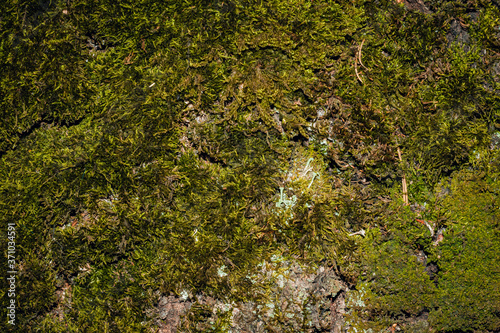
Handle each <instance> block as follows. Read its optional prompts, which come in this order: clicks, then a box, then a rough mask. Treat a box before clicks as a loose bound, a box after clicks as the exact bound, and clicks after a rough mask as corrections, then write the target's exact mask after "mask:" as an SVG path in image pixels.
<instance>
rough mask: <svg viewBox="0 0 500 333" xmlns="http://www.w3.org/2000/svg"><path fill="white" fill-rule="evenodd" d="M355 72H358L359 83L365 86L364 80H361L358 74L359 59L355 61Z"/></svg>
mask: <svg viewBox="0 0 500 333" xmlns="http://www.w3.org/2000/svg"><path fill="white" fill-rule="evenodd" d="M354 71H355V72H356V76H357V77H358V80H359V82H361V84H364V82H363V80H361V78H360V77H359V73H358V59H357V58H356V60H355V61H354Z"/></svg>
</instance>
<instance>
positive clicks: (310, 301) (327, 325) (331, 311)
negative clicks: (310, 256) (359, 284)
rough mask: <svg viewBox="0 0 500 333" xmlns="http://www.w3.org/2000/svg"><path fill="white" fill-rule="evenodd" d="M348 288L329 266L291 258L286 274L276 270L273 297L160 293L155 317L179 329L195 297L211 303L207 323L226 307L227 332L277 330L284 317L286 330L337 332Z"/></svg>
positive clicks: (162, 325)
mask: <svg viewBox="0 0 500 333" xmlns="http://www.w3.org/2000/svg"><path fill="white" fill-rule="evenodd" d="M267 267H268V268H269V267H271V269H272V266H267ZM267 273H271V275H272V273H273V272H272V271H271V270H269V271H267ZM347 291H348V287H347V285H346V283H345V282H343V281H342V280H341V279H340V278H339V277H338V276H337V275H336V274H335V272H334V271H333V270H332V268H324V267H319V268H318V269H317V270H316V272H314V273H307V272H305V271H304V270H303V269H302V268H301V267H300V266H299V265H296V264H294V265H291V267H290V269H289V271H288V273H287V275H286V276H285V277H281V278H280V276H278V278H277V283H276V285H275V287H274V290H273V291H272V295H273V299H272V300H269V302H267V303H265V304H256V303H254V302H247V303H241V304H227V303H224V302H223V301H220V300H214V299H213V298H211V297H206V296H202V295H197V296H196V298H193V299H185V300H183V299H182V298H179V297H175V296H163V297H161V299H160V302H159V304H158V306H157V308H156V309H155V314H156V318H157V321H156V323H157V325H158V327H159V332H160V333H172V332H177V331H179V332H182V329H179V330H177V327H178V326H179V324H180V323H181V321H182V316H183V315H184V314H186V312H187V311H188V310H189V309H190V308H191V307H192V306H193V304H194V303H198V304H199V305H208V306H209V307H210V308H211V309H212V316H211V318H209V319H208V320H206V322H209V323H213V322H216V321H217V319H218V314H220V313H227V312H228V311H230V312H231V323H230V326H231V328H230V331H231V332H278V331H282V329H281V328H282V327H283V325H284V322H285V326H286V328H287V330H288V331H290V332H333V333H340V332H342V327H343V324H344V321H343V320H344V319H343V317H344V314H345V297H346V293H347Z"/></svg>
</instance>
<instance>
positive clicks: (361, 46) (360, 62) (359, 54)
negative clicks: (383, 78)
mask: <svg viewBox="0 0 500 333" xmlns="http://www.w3.org/2000/svg"><path fill="white" fill-rule="evenodd" d="M364 42H365V40H364V39H363V41H362V42H361V45H360V46H359V51H358V58H359V64H360V65H361V66H363V68H364V69H366V70H367V69H368V68H366V67H365V65H363V62H362V61H361V50H362V49H363V44H364Z"/></svg>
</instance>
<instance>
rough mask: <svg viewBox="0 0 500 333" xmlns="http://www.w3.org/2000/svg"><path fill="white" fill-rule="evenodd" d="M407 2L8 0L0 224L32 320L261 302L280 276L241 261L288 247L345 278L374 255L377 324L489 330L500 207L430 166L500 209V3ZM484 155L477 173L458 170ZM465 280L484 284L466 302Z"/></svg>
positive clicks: (61, 327)
mask: <svg viewBox="0 0 500 333" xmlns="http://www.w3.org/2000/svg"><path fill="white" fill-rule="evenodd" d="M412 3H413V2H412ZM405 4H406V6H405V5H403V4H397V3H396V2H395V1H389V0H381V1H364V0H359V1H344V0H341V1H330V0H325V1H306V0H304V1H302V0H287V1H282V0H280V1H278V0H273V1H266V2H262V1H253V0H249V1H246V0H245V1H240V0H234V1H212V2H207V1H200V0H187V1H183V2H179V1H170V2H166V3H158V2H156V1H150V0H139V1H119V2H116V1H108V0H95V1H85V2H81V1H80V2H71V3H68V2H64V1H52V2H44V1H41V2H40V1H35V2H34V1H24V2H5V3H2V4H1V5H0V9H1V13H2V17H1V20H0V27H2V29H0V31H1V32H0V35H1V37H2V38H1V39H0V40H1V41H0V66H1V67H2V70H3V73H4V74H5V75H3V76H2V78H1V79H0V91H1V94H0V95H1V96H2V97H1V99H0V106H1V109H2V111H1V112H3V117H2V122H1V123H0V156H1V159H0V177H1V179H2V180H3V182H2V183H1V184H0V195H1V197H2V200H1V201H0V221H1V223H0V225H1V226H2V229H1V230H2V232H1V235H2V236H0V240H1V244H2V246H3V248H7V247H6V246H5V245H6V244H7V242H8V239H7V238H6V236H5V235H7V233H6V230H7V223H15V224H16V244H17V245H16V246H17V252H16V257H17V260H18V262H17V263H16V264H17V267H18V269H19V280H18V285H17V286H18V288H19V289H18V293H17V296H16V297H17V298H16V299H17V302H18V304H20V307H19V312H18V313H17V314H18V320H19V321H18V325H17V326H16V328H17V329H18V330H20V331H23V332H34V331H40V330H42V331H75V332H76V331H79V330H84V331H89V332H92V331H102V330H103V329H102V328H103V327H104V330H105V331H110V332H115V331H116V332H127V331H130V332H142V331H148V330H149V329H151V328H153V327H154V326H155V325H154V320H153V319H152V318H151V317H150V316H149V314H150V312H151V309H152V308H154V307H155V306H156V305H157V302H158V300H159V299H160V298H161V297H162V296H165V295H169V296H170V295H172V297H173V296H182V299H185V297H184V296H185V295H186V293H187V295H205V296H207V297H212V298H213V299H222V300H225V301H227V302H228V303H229V302H235V303H238V302H255V303H256V304H257V303H258V305H262V304H266V302H267V301H268V299H269V292H270V290H271V289H270V288H271V286H270V285H269V284H266V283H265V282H263V281H261V282H260V283H255V284H252V283H251V281H250V280H249V278H248V276H253V275H255V274H254V273H255V270H256V267H257V265H258V264H259V263H261V262H263V261H266V260H267V261H269V260H270V257H271V256H272V255H273V254H275V255H280V256H282V257H283V258H287V260H292V259H293V260H295V261H298V262H300V263H302V264H305V265H307V264H309V265H311V266H315V265H316V266H317V264H318V263H319V262H321V263H322V264H324V265H327V266H330V267H332V269H333V270H334V271H335V272H336V274H337V275H338V276H341V277H342V278H343V279H344V280H345V281H346V283H349V284H351V285H352V286H354V285H356V284H357V282H358V280H359V279H360V276H373V275H372V274H373V273H375V274H376V278H375V279H374V280H368V279H367V280H366V281H365V282H366V283H367V290H368V289H369V290H371V291H370V293H371V294H369V295H370V302H368V301H367V302H365V304H367V310H366V311H365V310H363V309H360V310H359V311H361V312H358V313H359V314H360V316H361V317H362V318H365V319H367V320H368V321H367V323H365V324H366V325H368V324H370V322H371V323H374V324H373V325H379V326H377V327H380V328H383V325H385V324H386V323H389V322H391V321H393V320H395V319H397V320H401V324H402V323H403V321H402V320H403V319H402V318H403V317H412V316H413V317H415V316H418V315H419V314H420V313H427V312H428V313H429V318H428V321H429V323H431V325H432V327H436V328H438V329H440V330H443V331H446V330H452V329H456V330H458V329H462V330H465V329H466V325H467V323H469V324H470V325H469V327H474V328H477V329H496V328H497V326H495V325H497V324H496V323H497V321H496V320H497V317H498V311H497V310H498V309H497V308H495V306H494V304H496V301H497V291H498V289H497V285H496V284H495V283H494V281H495V278H496V275H495V274H497V273H496V271H494V269H493V268H491V266H492V260H493V259H495V258H496V257H495V254H494V253H493V252H492V251H493V250H492V249H494V247H488V246H490V245H491V246H493V245H492V244H496V238H495V237H496V236H495V235H496V234H495V233H494V232H493V231H494V230H496V229H495V228H496V227H497V226H496V224H495V223H496V222H491V221H495V220H494V219H495V218H496V217H495V218H494V217H492V216H494V215H493V213H491V214H490V213H488V214H489V215H484V216H482V215H481V216H479V215H475V213H474V208H473V207H472V206H470V207H469V208H467V209H465V210H463V211H461V210H460V209H459V206H458V205H455V206H454V205H453V202H449V201H446V200H448V199H443V200H444V201H443V200H441V199H437V198H438V195H437V194H438V193H439V191H441V190H437V189H436V185H437V184H446V182H447V181H448V180H449V177H450V176H451V175H456V177H458V178H454V179H457V182H458V183H456V184H455V185H453V186H454V188H455V187H456V188H459V187H461V186H463V187H464V188H465V189H468V191H469V192H467V193H470V195H471V196H472V197H473V198H474V200H470V203H473V202H475V203H477V205H478V206H477V207H481V209H486V207H490V206H488V205H496V204H494V203H493V202H494V200H496V199H494V198H496V196H497V193H496V192H494V190H493V189H494V185H495V184H496V183H495V182H496V178H495V177H496V176H495V175H496V173H495V172H496V171H495V170H496V169H495V168H498V160H495V159H498V156H497V155H495V154H496V153H494V152H495V151H496V150H495V149H496V144H495V143H494V142H492V141H491V138H492V136H494V135H496V134H497V133H496V132H497V131H498V128H499V123H498V116H499V114H500V111H499V109H500V108H499V95H498V91H499V88H500V87H499V81H498V74H499V73H498V59H497V53H498V52H497V48H498V31H497V29H498V24H499V12H498V8H497V7H496V6H494V5H492V4H490V3H489V2H487V1H479V0H478V1H468V2H466V3H464V2H459V1H446V2H443V1H426V2H425V4H421V3H420V2H419V4H415V3H413V5H411V6H412V7H411V8H410V7H409V6H410V2H405ZM398 151H399V152H402V155H401V157H399V156H398V154H397V152H398ZM469 168H470V169H472V170H482V172H483V173H484V174H483V175H482V178H481V179H482V180H483V183H481V184H483V185H481V186H482V187H481V189H478V188H474V187H473V186H472V185H471V183H470V182H469V181H468V180H466V178H460V177H462V176H459V175H464V174H465V173H464V172H466V170H469ZM307 169H310V170H307ZM464 170H465V171H464ZM454 177H455V176H454ZM402 179H405V180H407V182H408V186H409V200H410V202H411V203H412V204H413V206H412V207H413V208H415V207H423V206H425V204H426V203H427V206H426V207H431V208H426V209H427V210H425V209H420V208H419V209H413V210H410V208H408V207H401V205H400V202H399V201H398V197H400V196H401V193H400V192H401V190H400V184H401V181H402ZM485 188H486V189H491V191H493V192H490V193H492V194H491V196H490V197H488V198H484V196H483V194H482V193H483V192H481V191H483V190H484V189H485ZM280 189H282V190H281V191H280ZM455 192H456V191H455V190H453V195H458V194H455ZM456 193H459V192H456ZM449 197H450V198H452V197H453V196H449ZM476 197H477V198H476ZM279 198H281V203H284V202H285V203H286V204H285V205H281V204H279V205H278V206H277V205H276V203H277V201H278V200H279ZM293 198H294V199H293ZM456 198H457V200H458V197H456ZM476 199H477V200H476ZM440 200H441V201H440ZM482 200H485V201H484V202H483V201H482ZM467 204H468V203H467ZM439 205H448V206H446V207H447V208H444V207H445V206H439ZM440 207H441V208H440ZM467 207H468V206H467ZM491 207H493V206H491ZM494 207H496V206H494ZM488 209H489V208H488ZM448 211H449V212H451V213H448ZM418 213H420V216H418V215H417V214H418ZM450 214H456V215H450ZM457 214H458V215H457ZM460 214H462V215H460ZM467 214H468V215H467ZM478 216H479V217H478ZM415 218H418V219H424V220H430V221H433V223H434V224H433V225H431V227H432V226H434V228H435V229H434V230H433V232H435V235H437V232H438V231H439V229H440V228H441V227H446V231H445V233H444V236H445V240H444V241H443V242H440V243H439V245H437V246H434V245H433V242H435V240H433V239H432V238H431V237H429V233H430V229H429V228H428V227H427V226H425V225H421V224H418V222H417V223H415V221H414V219H415ZM464 221H469V222H467V223H466V222H464ZM363 230H366V231H367V235H368V237H367V238H366V239H365V240H360V239H359V236H349V234H352V233H355V232H362V231H363ZM448 233H449V234H450V238H449V240H448V237H447V235H448ZM358 235H359V233H358ZM452 235H453V237H451V236H452ZM469 236H473V237H469ZM480 239H485V240H484V241H483V240H480ZM483 247H484V248H485V250H484V253H483V252H482V253H481V255H479V254H478V255H476V254H474V253H476V252H474V251H473V249H478V248H483ZM438 250H439V251H441V252H439V251H438ZM419 251H420V252H423V253H424V254H426V255H427V257H428V259H427V260H428V262H432V263H434V264H435V265H436V267H439V269H440V271H439V272H434V273H433V274H434V275H433V276H432V279H430V278H428V277H427V276H428V275H426V274H427V273H425V272H423V271H422V269H421V268H422V267H421V263H419V262H417V261H416V259H413V258H414V254H415V253H417V254H418V253H420V252H419ZM457 251H458V252H457ZM460 251H462V252H460ZM457 253H463V257H456V254H457ZM391 256H392V257H391ZM438 256H440V257H438ZM454 256H455V258H456V260H455V261H454V260H452V257H454ZM390 258H392V259H390ZM492 258H493V259H492ZM4 259H5V260H3V261H2V262H1V263H0V267H1V268H2V269H4V271H7V267H6V265H7V253H6V252H5V251H4ZM495 260H496V259H495ZM376 262H379V264H378V266H377V265H375V264H374V263H376ZM360 264H364V265H360ZM469 264H470V265H474V266H471V267H469V266H468V265H469ZM222 267H224V269H222ZM476 268H477V269H476ZM463 271H465V272H467V274H468V275H467V274H466V275H463V276H460V278H458V277H457V275H460V274H461V273H460V272H463ZM221 272H223V273H221ZM363 274H366V275H363ZM394 274H396V275H394ZM398 274H399V275H398ZM481 274H486V275H484V276H487V278H484V279H480V278H478V277H482V276H483V275H481ZM384 276H389V277H391V278H390V279H389V280H387V279H385V278H384ZM478 280H480V281H483V282H484V283H483V282H482V283H483V285H484V289H481V288H482V287H479V285H477V284H475V282H477V281H478ZM405 281H406V283H404V282H405ZM457 281H462V282H463V285H465V287H464V288H466V289H465V290H466V291H467V292H470V293H472V294H474V295H476V294H477V295H476V296H477V297H476V298H477V303H470V304H471V306H473V307H474V311H471V314H470V316H468V317H465V314H464V313H463V312H460V311H461V310H459V308H457V307H454V304H455V303H457V302H458V303H457V304H465V303H460V302H462V301H463V300H464V298H463V297H462V296H463V294H461V293H460V292H459V290H460V288H458V285H456V282H457ZM436 283H437V285H436ZM1 286H2V288H0V295H1V296H2V299H4V300H7V298H8V297H7V294H6V292H5V291H6V290H7V288H6V280H4V281H3V282H2V284H1ZM454 288H455V289H456V290H457V291H456V292H455V291H453V292H452V291H451V289H453V290H455V289H454ZM467 288H468V289H467ZM486 289H488V290H489V291H490V292H484V291H483V290H486ZM367 293H368V291H367ZM457 293H458V294H457ZM64 295H66V296H64ZM403 295H407V296H408V295H411V297H406V298H404V299H403V298H402V297H403ZM63 296H64V297H63ZM413 297H414V298H415V300H413ZM410 299H411V300H410ZM464 302H465V301H464ZM231 304H232V303H231ZM66 305H67V306H66ZM476 305H477V306H476ZM3 309H4V310H2V311H5V308H3ZM476 310H477V311H476ZM483 310H484V313H483V312H482V311H483ZM204 311H206V308H203V307H197V306H194V307H193V309H192V311H191V317H190V321H189V322H190V323H192V324H193V325H195V324H196V323H195V322H196V321H200V322H203V321H204V318H205V317H204ZM363 311H365V312H363ZM3 313H4V314H5V312H3ZM455 313H456V314H457V315H458V314H460V316H462V317H463V318H464V319H463V321H458V320H457V321H454V322H453V323H451V322H449V321H447V320H446V317H447V316H452V314H455ZM363 316H364V317H363ZM377 316H379V318H378V319H380V320H376V317H377ZM222 317H224V316H222V315H221V318H222ZM361 317H360V318H361ZM224 318H226V317H224ZM226 319H227V318H226ZM226 319H224V320H226ZM385 319H387V321H386V322H384V321H383V320H385ZM221 320H222V319H221ZM224 320H222V322H221V324H220V325H219V328H217V329H219V330H225V329H226V328H225V327H227V326H224V325H227V320H226V321H224ZM488 322H489V323H490V324H488ZM0 325H6V324H5V323H4V322H2V323H1V324H0ZM370 325H371V324H370ZM453 325H455V326H453ZM474 325H475V326H474ZM188 326H189V325H188ZM1 327H2V328H4V326H1ZM215 327H217V326H215ZM373 327H375V326H373ZM8 328H9V329H10V328H11V327H10V326H9V327H8ZM189 329H190V328H189V327H187V328H186V330H189Z"/></svg>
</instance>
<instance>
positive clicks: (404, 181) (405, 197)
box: [398, 147, 410, 205]
mask: <svg viewBox="0 0 500 333" xmlns="http://www.w3.org/2000/svg"><path fill="white" fill-rule="evenodd" d="M398 157H399V161H400V162H403V158H402V157H401V149H399V147H398ZM403 201H404V202H405V205H409V204H410V203H409V202H408V187H407V185H406V175H405V173H404V172H403Z"/></svg>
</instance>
